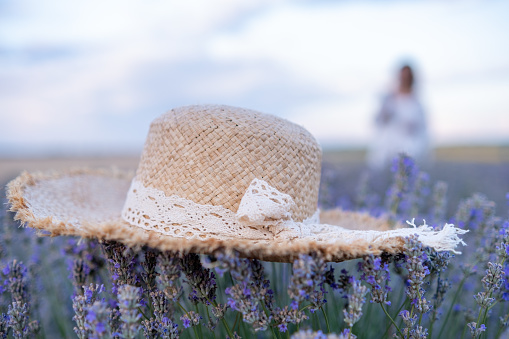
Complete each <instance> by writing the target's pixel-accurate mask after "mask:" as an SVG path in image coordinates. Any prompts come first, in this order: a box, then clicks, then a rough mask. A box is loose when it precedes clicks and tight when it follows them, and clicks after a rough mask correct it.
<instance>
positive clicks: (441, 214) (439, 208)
mask: <svg viewBox="0 0 509 339" xmlns="http://www.w3.org/2000/svg"><path fill="white" fill-rule="evenodd" d="M447 188H448V185H447V183H446V182H444V181H437V182H436V183H435V185H434V186H433V193H432V198H431V201H432V202H433V205H432V208H431V216H432V217H431V218H432V219H431V220H432V221H433V222H434V223H440V222H442V221H444V220H445V212H446V209H447Z"/></svg>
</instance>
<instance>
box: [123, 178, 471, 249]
mask: <svg viewBox="0 0 509 339" xmlns="http://www.w3.org/2000/svg"><path fill="white" fill-rule="evenodd" d="M294 206H295V202H294V201H293V199H292V198H291V197H290V196H289V195H288V194H285V193H282V192H279V191H278V190H277V189H275V188H274V187H271V186H270V185H269V184H268V183H267V182H265V181H263V180H259V179H254V180H253V181H252V182H251V184H250V185H249V187H248V188H247V190H246V193H245V194H244V196H243V197H242V199H241V202H240V205H239V208H238V211H237V213H235V212H233V211H231V210H229V209H227V208H224V207H223V206H213V205H201V204H197V203H195V202H193V201H191V200H188V199H185V198H182V197H179V196H177V195H171V196H166V195H165V194H164V192H162V191H160V190H157V189H155V188H150V187H145V186H144V185H143V184H142V183H141V182H138V181H136V180H133V182H132V183H131V187H130V189H129V192H128V195H127V199H126V202H125V205H124V208H123V210H122V218H123V219H124V220H126V221H127V222H128V223H130V224H131V225H134V226H138V227H141V228H144V229H147V230H152V231H156V232H159V233H162V234H166V235H169V236H173V237H182V238H187V239H194V238H196V239H207V238H214V239H223V240H227V239H231V238H237V239H239V238H240V239H252V240H291V239H296V238H299V239H309V240H314V241H317V242H322V243H334V242H335V241H337V240H338V239H341V240H342V241H343V242H355V241H358V240H359V239H362V240H367V241H368V242H373V243H375V242H383V241H386V240H387V239H388V238H393V237H406V236H409V235H412V234H417V235H419V240H420V241H421V242H422V243H423V244H424V245H426V246H430V247H433V248H435V249H436V250H440V251H443V250H448V251H454V252H455V253H459V252H456V251H455V250H454V249H455V248H456V247H457V245H458V244H460V243H461V244H463V245H465V243H464V242H463V241H462V240H461V239H460V238H459V236H458V235H460V234H464V233H466V232H467V231H465V230H462V229H459V228H456V227H454V225H451V224H446V225H445V226H444V228H443V230H441V231H435V230H433V228H431V227H430V226H428V225H426V223H424V225H421V226H420V227H416V226H415V225H414V224H413V223H411V225H412V226H413V228H402V229H396V230H390V231H383V232H382V231H374V230H373V231H357V230H349V229H345V228H342V227H340V226H335V225H328V224H320V221H319V213H318V211H317V212H316V213H315V214H314V215H313V216H311V217H310V218H308V219H306V220H304V221H303V222H296V221H294V220H293V219H292V214H291V209H292V208H294Z"/></svg>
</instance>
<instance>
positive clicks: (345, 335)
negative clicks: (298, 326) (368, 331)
mask: <svg viewBox="0 0 509 339" xmlns="http://www.w3.org/2000/svg"><path fill="white" fill-rule="evenodd" d="M355 338H357V336H355V335H354V334H352V333H351V332H350V330H349V329H345V330H343V332H341V333H340V334H334V333H331V334H324V333H323V332H322V331H318V332H313V330H300V331H299V332H296V333H294V334H293V335H292V336H291V339H355Z"/></svg>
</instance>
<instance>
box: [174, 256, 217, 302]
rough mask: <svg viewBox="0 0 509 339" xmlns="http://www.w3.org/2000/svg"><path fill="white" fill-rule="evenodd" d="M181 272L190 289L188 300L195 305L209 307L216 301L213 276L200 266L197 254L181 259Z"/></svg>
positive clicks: (209, 271) (215, 286)
mask: <svg viewBox="0 0 509 339" xmlns="http://www.w3.org/2000/svg"><path fill="white" fill-rule="evenodd" d="M182 271H183V272H184V274H185V275H186V280H185V282H186V283H187V284H188V285H189V286H190V287H191V289H192V291H191V293H190V294H189V297H188V298H189V300H191V302H193V303H195V304H196V303H202V304H205V305H210V304H211V303H212V301H214V300H215V299H216V289H217V285H216V279H215V278H216V276H215V274H214V273H213V272H212V271H211V270H210V269H208V268H204V267H203V266H202V264H201V262H200V256H199V255H198V254H186V255H184V256H183V257H182Z"/></svg>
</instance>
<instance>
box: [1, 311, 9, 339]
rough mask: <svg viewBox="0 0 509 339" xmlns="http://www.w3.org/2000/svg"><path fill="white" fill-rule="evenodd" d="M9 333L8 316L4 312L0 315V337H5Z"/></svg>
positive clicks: (3, 338)
mask: <svg viewBox="0 0 509 339" xmlns="http://www.w3.org/2000/svg"><path fill="white" fill-rule="evenodd" d="M8 334H9V316H8V315H7V314H5V313H2V315H0V338H1V339H5V338H7V335H8Z"/></svg>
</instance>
